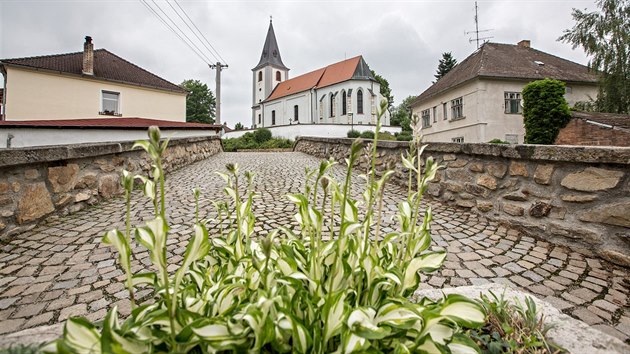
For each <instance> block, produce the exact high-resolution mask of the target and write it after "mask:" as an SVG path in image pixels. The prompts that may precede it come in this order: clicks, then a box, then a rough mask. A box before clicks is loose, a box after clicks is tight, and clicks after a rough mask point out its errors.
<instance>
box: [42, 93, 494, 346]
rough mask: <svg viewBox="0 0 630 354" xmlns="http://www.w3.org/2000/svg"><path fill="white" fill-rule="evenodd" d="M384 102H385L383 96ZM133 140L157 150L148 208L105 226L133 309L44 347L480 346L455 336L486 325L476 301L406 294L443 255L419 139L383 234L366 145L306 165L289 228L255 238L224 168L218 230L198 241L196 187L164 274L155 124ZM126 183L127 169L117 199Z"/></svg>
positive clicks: (431, 168)
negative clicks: (141, 296)
mask: <svg viewBox="0 0 630 354" xmlns="http://www.w3.org/2000/svg"><path fill="white" fill-rule="evenodd" d="M381 107H382V108H381V110H382V111H384V109H385V108H386V107H387V102H384V103H383V104H381ZM380 117H381V115H379V118H378V123H377V131H378V129H379V128H380ZM136 145H137V146H140V147H142V148H143V149H145V150H146V151H147V152H148V153H149V155H150V156H151V158H152V159H153V166H154V169H153V173H152V174H151V176H152V177H151V178H150V179H149V178H147V177H144V176H136V178H139V179H141V180H142V181H143V182H144V191H145V194H146V196H147V197H148V198H149V199H151V201H152V202H153V206H154V208H155V215H156V217H155V218H154V219H153V220H149V221H147V222H146V224H145V225H144V226H139V227H137V228H134V229H133V230H132V229H131V225H130V222H129V220H130V218H129V211H127V218H126V228H125V230H124V232H122V231H119V230H118V229H113V230H111V231H108V232H107V233H106V234H105V236H104V237H103V242H105V243H107V244H110V245H112V246H113V247H115V248H116V249H117V250H118V253H119V258H118V261H119V265H120V267H121V268H122V269H123V271H124V274H125V277H126V285H127V288H128V291H129V293H130V298H131V307H132V311H131V315H130V316H129V317H127V319H126V320H125V321H124V322H123V323H122V324H121V323H119V320H118V314H117V308H116V307H114V308H112V309H111V310H110V311H109V312H108V313H107V315H106V317H105V320H104V321H103V324H102V329H100V330H97V329H96V327H95V326H94V325H92V324H91V323H89V322H88V321H87V320H85V319H82V318H70V319H69V320H68V321H67V322H66V324H65V329H64V335H63V337H62V338H60V339H59V340H57V341H55V342H53V343H50V344H49V345H47V347H46V348H45V351H46V352H63V353H65V352H89V351H92V350H98V351H99V352H106V353H110V352H116V353H118V352H132V353H136V352H137V353H141V352H178V353H180V352H195V353H208V352H238V353H241V352H252V353H257V352H274V353H278V352H295V353H330V352H344V353H350V352H375V353H377V352H398V353H409V352H431V353H435V352H451V351H455V350H458V352H471V351H473V352H474V351H478V348H477V345H476V344H475V343H474V342H473V341H472V340H470V339H469V338H467V337H465V336H464V335H463V332H462V330H463V329H465V328H476V327H478V326H481V325H482V324H483V322H484V317H485V316H484V312H483V309H482V307H481V306H480V305H479V304H478V303H477V302H475V301H472V300H469V299H467V298H465V297H463V296H459V295H447V296H445V297H444V298H443V299H441V300H439V301H432V300H429V299H426V298H425V299H422V300H420V302H419V303H412V302H411V301H409V300H408V296H409V295H410V294H412V293H413V292H414V291H415V290H416V289H417V287H418V285H419V282H420V274H419V272H423V273H427V272H431V271H434V270H436V269H438V268H439V267H440V265H441V264H442V263H443V262H444V259H445V258H446V253H445V251H430V250H429V246H430V245H431V229H430V222H431V219H432V212H431V207H428V208H426V209H425V207H421V203H420V202H421V199H422V194H423V193H424V192H425V191H426V189H427V187H428V185H429V183H430V181H431V180H433V179H434V178H435V175H436V173H437V170H438V168H439V166H438V165H437V164H436V163H435V162H434V161H433V159H432V158H431V157H428V158H426V159H421V156H420V155H419V152H420V151H422V148H421V146H420V143H419V141H417V140H414V141H413V143H411V144H410V151H408V152H407V154H406V156H403V164H404V165H405V167H406V168H407V169H409V177H410V178H411V177H413V178H414V179H415V180H416V183H415V184H414V185H416V186H417V188H416V189H415V190H412V189H411V184H410V186H409V193H408V195H407V197H406V198H403V199H402V200H401V202H400V203H399V205H398V213H397V218H398V220H399V221H400V226H399V230H397V231H391V232H388V233H385V232H384V230H381V227H380V220H381V217H382V216H383V215H382V214H381V213H382V205H383V190H384V188H385V184H386V182H387V180H388V179H389V178H390V177H391V176H392V175H393V171H386V172H384V173H383V174H382V175H380V177H377V176H376V171H375V170H374V166H375V161H376V145H377V144H375V143H374V144H369V145H368V147H367V148H366V149H363V147H362V146H361V145H362V144H361V142H360V141H355V142H354V143H353V144H352V146H351V148H350V154H349V157H348V159H347V162H348V166H347V173H346V176H345V179H344V180H343V181H341V182H338V181H337V180H336V179H335V177H334V174H333V172H332V167H333V166H334V165H335V162H334V160H328V161H323V162H322V163H321V164H320V166H319V168H317V169H315V170H307V176H306V184H305V189H304V193H302V194H290V195H288V196H287V198H288V200H289V201H290V202H292V203H294V204H295V205H296V206H297V210H298V213H297V214H296V221H297V223H298V227H297V229H295V230H293V229H291V228H289V227H281V228H280V229H278V230H275V231H273V232H271V233H269V234H268V235H267V236H266V237H264V238H263V237H256V234H255V231H254V225H255V220H256V219H255V216H254V214H253V212H252V203H253V198H254V196H255V192H253V191H252V180H253V174H251V173H248V172H245V173H241V172H240V171H239V169H238V166H236V165H233V164H228V165H227V166H226V169H227V172H225V173H218V174H219V175H220V176H221V177H222V178H223V179H224V181H225V183H226V187H225V188H224V191H225V193H226V197H227V200H226V201H222V202H216V203H215V204H214V205H215V207H216V209H217V212H218V216H217V218H218V220H217V221H218V225H226V227H225V228H223V227H221V228H220V229H219V230H213V234H215V233H216V234H218V235H217V236H216V237H213V238H210V239H209V238H208V230H207V228H206V221H205V220H200V219H199V211H198V210H199V198H200V192H199V190H198V189H195V190H194V200H195V215H194V218H193V217H192V216H191V220H190V221H191V224H193V225H194V226H193V227H192V230H191V237H190V241H189V243H188V246H187V247H186V251H185V253H184V255H183V260H182V261H181V265H180V266H179V268H178V269H176V270H175V269H174V270H173V271H172V272H169V270H170V269H171V268H170V267H168V269H167V266H168V263H167V247H166V245H167V239H168V234H169V225H168V222H167V220H166V215H165V199H164V196H165V191H164V174H163V170H162V154H163V153H164V151H165V149H166V145H167V142H160V137H159V130H157V128H156V127H152V128H150V140H149V141H148V142H138V143H136ZM363 151H369V153H368V157H371V161H372V169H371V170H370V171H368V173H367V174H366V190H365V192H364V193H363V194H362V198H363V200H362V202H361V203H359V202H358V201H357V200H355V199H353V198H352V197H351V192H350V181H351V175H352V171H353V166H354V165H355V163H356V162H357V161H358V160H359V159H360V158H361V154H362V153H363ZM421 166H424V171H421ZM243 179H244V180H243ZM133 180H134V177H133V176H132V175H130V174H129V173H128V172H124V174H123V185H124V186H125V190H126V191H127V194H126V195H127V196H129V195H130V192H131V189H132V188H133ZM127 202H128V203H130V199H129V198H128V199H127ZM359 204H361V205H362V206H363V209H364V210H362V212H361V213H359V209H358V206H359ZM128 205H129V204H128ZM127 210H129V209H127ZM326 210H333V211H338V214H336V213H335V212H332V213H329V212H326ZM287 226H288V225H287ZM372 230H374V231H373V232H372ZM178 232H179V230H178ZM132 235H134V238H135V240H136V241H137V242H138V243H140V245H141V246H142V247H143V248H146V249H147V250H148V251H149V255H150V260H151V262H152V263H153V270H154V271H153V272H149V273H139V274H132V270H131V252H132V250H133V249H135V247H132V244H131V236H132ZM139 284H147V285H148V286H150V287H153V288H154V289H155V300H154V302H153V303H148V304H142V305H136V304H135V303H134V301H133V294H134V290H135V287H136V286H138V285H139Z"/></svg>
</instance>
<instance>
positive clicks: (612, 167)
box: [294, 137, 630, 266]
mask: <svg viewBox="0 0 630 354" xmlns="http://www.w3.org/2000/svg"><path fill="white" fill-rule="evenodd" d="M351 143H352V140H351V139H325V138H309V137H303V138H299V139H298V140H297V141H296V143H295V146H294V150H295V151H301V152H304V153H307V154H310V155H314V156H317V157H322V158H328V157H330V156H332V157H334V158H335V159H336V160H337V161H341V162H343V161H344V158H345V157H347V154H348V150H349V147H350V144H351ZM378 147H379V149H378V157H377V166H378V169H381V170H382V169H384V168H385V167H386V166H387V167H392V168H394V169H395V171H396V177H395V179H394V180H395V182H396V183H401V184H405V183H406V176H407V172H406V170H405V169H404V168H403V166H402V163H401V161H400V154H401V153H402V152H403V151H404V150H405V149H406V148H407V143H403V142H392V141H382V142H379V145H378ZM424 156H433V158H434V159H435V160H437V161H438V162H439V163H440V164H442V165H443V166H444V168H443V169H442V170H440V172H439V173H438V175H437V178H436V180H435V181H433V183H431V185H430V187H429V189H428V192H429V194H430V195H431V196H432V197H433V198H435V199H438V200H441V201H444V202H446V203H448V204H450V205H456V206H459V207H462V208H466V209H471V210H473V211H476V212H478V213H480V214H483V215H484V216H486V217H488V218H489V219H492V220H496V221H499V222H502V223H505V224H509V225H510V226H513V227H516V228H518V229H520V230H522V231H523V232H525V233H527V234H530V235H532V236H535V237H537V238H540V239H544V240H545V241H550V242H553V243H556V244H563V245H566V246H569V247H572V248H574V249H575V248H586V249H590V250H593V251H595V252H597V253H598V254H599V255H600V256H602V257H603V258H605V259H608V260H610V261H612V262H614V263H617V264H621V265H625V266H630V148H623V147H621V148H601V147H586V146H585V147H576V146H571V147H566V146H547V145H546V146H543V145H540V146H535V145H494V144H457V143H431V144H430V145H429V146H428V148H427V149H426V150H425V155H424ZM363 164H365V162H363ZM360 168H361V169H364V168H365V165H363V166H361V167H360Z"/></svg>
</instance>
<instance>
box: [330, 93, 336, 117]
mask: <svg viewBox="0 0 630 354" xmlns="http://www.w3.org/2000/svg"><path fill="white" fill-rule="evenodd" d="M330 116H331V117H334V116H335V95H333V94H332V93H331V94H330Z"/></svg>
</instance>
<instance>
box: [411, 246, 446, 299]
mask: <svg viewBox="0 0 630 354" xmlns="http://www.w3.org/2000/svg"><path fill="white" fill-rule="evenodd" d="M444 259H446V252H431V253H427V254H424V255H422V256H420V257H416V258H414V259H412V260H411V262H409V265H408V266H407V269H405V280H404V282H403V287H402V291H403V292H404V291H406V290H407V289H410V288H412V287H417V286H418V283H419V281H420V276H419V274H418V271H419V270H422V271H424V272H430V271H434V270H436V269H438V268H439V267H440V266H441V265H442V263H443V262H444Z"/></svg>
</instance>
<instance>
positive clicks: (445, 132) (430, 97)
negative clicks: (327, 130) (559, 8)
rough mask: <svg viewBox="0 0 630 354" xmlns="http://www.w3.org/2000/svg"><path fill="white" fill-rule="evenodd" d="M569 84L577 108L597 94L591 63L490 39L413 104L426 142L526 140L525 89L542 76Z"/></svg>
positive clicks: (527, 43) (569, 97) (568, 96)
mask: <svg viewBox="0 0 630 354" xmlns="http://www.w3.org/2000/svg"><path fill="white" fill-rule="evenodd" d="M545 78H551V79H557V80H561V81H564V82H565V83H566V94H565V98H566V100H567V101H568V103H569V105H570V106H572V105H574V104H575V103H576V102H578V101H588V100H590V99H591V98H592V99H594V98H596V96H597V92H598V88H597V80H598V78H597V76H596V75H595V74H594V73H593V72H591V71H590V70H589V68H587V67H586V66H583V65H580V64H577V63H574V62H571V61H568V60H565V59H562V58H559V57H557V56H554V55H551V54H548V53H545V52H542V51H539V50H536V49H534V48H532V47H531V45H530V41H528V40H523V41H520V42H519V43H518V44H517V45H511V44H501V43H485V44H483V45H482V46H481V47H480V48H479V49H478V50H477V51H475V52H474V53H473V54H471V55H470V56H469V57H468V58H466V59H465V60H464V61H462V62H461V63H459V64H458V65H456V66H455V67H454V68H453V69H452V70H451V71H449V72H448V73H447V74H446V75H445V76H444V77H442V78H441V79H440V80H438V81H437V82H436V83H434V84H433V85H432V86H431V87H429V88H428V89H426V90H425V91H424V92H422V93H421V94H420V95H419V96H418V98H417V99H416V100H415V101H414V102H413V103H412V104H411V109H412V112H413V114H415V115H417V116H418V117H419V118H420V119H421V122H422V133H423V135H424V140H425V141H427V142H438V141H439V142H471V143H483V142H488V141H490V140H493V139H500V140H504V141H508V142H510V143H514V144H517V143H523V140H524V136H525V127H524V125H523V116H522V110H523V109H522V101H521V100H522V96H521V92H522V90H523V87H524V86H525V85H526V84H527V83H529V82H531V81H533V80H539V79H545Z"/></svg>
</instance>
